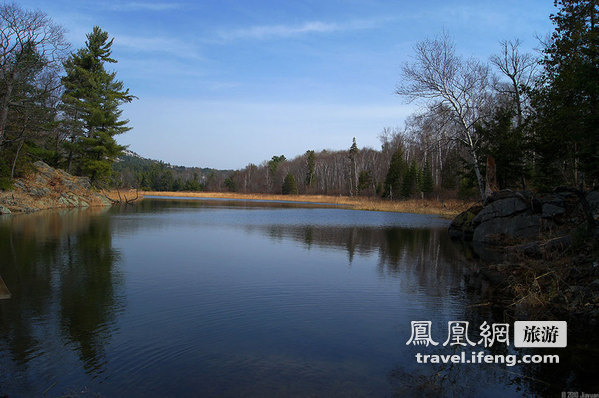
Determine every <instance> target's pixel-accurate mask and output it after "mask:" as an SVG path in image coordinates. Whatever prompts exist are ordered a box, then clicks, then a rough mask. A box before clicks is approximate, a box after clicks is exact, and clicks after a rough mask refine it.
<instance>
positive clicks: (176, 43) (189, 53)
mask: <svg viewBox="0 0 599 398" xmlns="http://www.w3.org/2000/svg"><path fill="white" fill-rule="evenodd" d="M114 43H115V46H120V47H126V48H128V49H130V50H133V51H137V52H146V53H163V54H169V55H174V56H176V57H178V58H187V59H202V56H201V55H200V53H199V51H198V49H197V47H195V46H194V45H193V44H192V43H189V42H187V41H183V40H179V39H174V38H170V37H143V36H129V35H118V37H117V38H116V40H115V42H114Z"/></svg>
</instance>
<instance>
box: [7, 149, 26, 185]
mask: <svg viewBox="0 0 599 398" xmlns="http://www.w3.org/2000/svg"><path fill="white" fill-rule="evenodd" d="M24 143H25V140H21V143H20V144H19V147H18V148H17V153H16V154H15V159H14V160H13V162H12V169H11V171H10V178H11V179H12V178H15V167H16V166H17V159H18V158H19V152H21V148H23V144H24Z"/></svg>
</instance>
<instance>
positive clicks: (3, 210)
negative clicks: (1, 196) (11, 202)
mask: <svg viewBox="0 0 599 398" xmlns="http://www.w3.org/2000/svg"><path fill="white" fill-rule="evenodd" d="M10 213H11V211H10V209H9V208H8V207H4V206H2V205H0V214H10Z"/></svg>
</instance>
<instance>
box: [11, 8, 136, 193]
mask: <svg viewBox="0 0 599 398" xmlns="http://www.w3.org/2000/svg"><path fill="white" fill-rule="evenodd" d="M86 38H87V40H86V42H85V45H84V47H82V48H80V49H78V50H76V51H74V52H69V47H70V45H69V44H68V43H67V42H66V40H65V32H64V29H63V28H62V27H61V26H59V25H57V24H55V23H54V22H53V21H52V20H51V19H50V18H49V17H48V16H47V15H46V14H45V13H43V12H41V11H28V10H24V9H22V8H21V7H20V6H18V5H17V4H14V3H13V4H7V3H3V4H0V185H1V186H2V187H7V186H9V185H10V180H11V179H12V178H14V177H18V176H22V175H24V174H25V173H27V172H28V171H29V170H31V164H32V163H33V162H35V161H36V160H43V161H45V162H46V163H48V164H50V165H52V166H55V167H60V168H63V169H65V170H67V171H69V172H71V173H73V174H77V175H82V176H87V177H89V178H90V180H91V181H92V183H94V184H96V185H98V184H107V183H109V182H110V177H111V174H112V164H113V162H114V160H115V159H116V158H117V157H118V156H119V154H121V152H122V150H123V149H124V147H123V146H122V145H119V144H118V143H117V141H116V139H115V136H116V135H118V134H122V133H124V132H126V131H128V130H130V127H128V126H127V123H128V120H125V119H122V117H121V114H122V110H121V109H120V106H121V105H122V104H124V103H127V102H131V101H132V100H133V99H134V98H135V97H134V96H133V95H131V94H130V93H129V90H128V89H126V88H125V87H124V84H123V82H121V81H119V80H118V79H117V78H116V73H115V72H113V71H110V70H108V69H107V66H108V65H110V64H113V63H116V62H117V61H116V60H115V59H113V58H112V57H111V53H112V50H111V47H112V44H113V40H114V39H110V38H109V36H108V33H107V32H105V31H103V30H102V29H100V28H99V27H97V26H96V27H94V28H93V30H92V31H91V32H90V33H89V34H88V35H87V37H86Z"/></svg>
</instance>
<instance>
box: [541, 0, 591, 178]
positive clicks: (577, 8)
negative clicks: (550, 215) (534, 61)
mask: <svg viewBox="0 0 599 398" xmlns="http://www.w3.org/2000/svg"><path fill="white" fill-rule="evenodd" d="M555 4H556V6H557V7H558V8H559V11H558V12H557V14H554V15H552V16H551V19H552V21H553V23H554V24H555V31H554V33H553V35H552V37H551V41H550V43H549V45H548V47H547V48H546V49H545V59H544V60H543V65H544V67H545V69H544V72H543V75H542V76H541V79H540V82H539V85H538V86H537V88H536V90H535V93H534V95H533V107H534V108H535V111H536V115H535V120H536V124H535V126H534V128H535V142H534V144H535V148H534V149H535V153H536V154H537V156H538V158H537V161H536V162H535V165H536V169H537V170H536V171H537V173H538V175H539V176H540V177H542V179H543V182H545V184H546V185H555V184H559V183H570V184H572V183H574V184H578V183H581V182H582V180H580V179H579V175H581V174H582V173H584V174H585V176H584V177H585V180H586V181H587V182H591V183H592V182H594V181H595V182H596V181H597V180H598V179H599V68H598V67H597V65H599V2H598V1H596V0H559V1H556V2H555ZM558 143H559V144H558ZM564 176H565V179H564Z"/></svg>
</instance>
